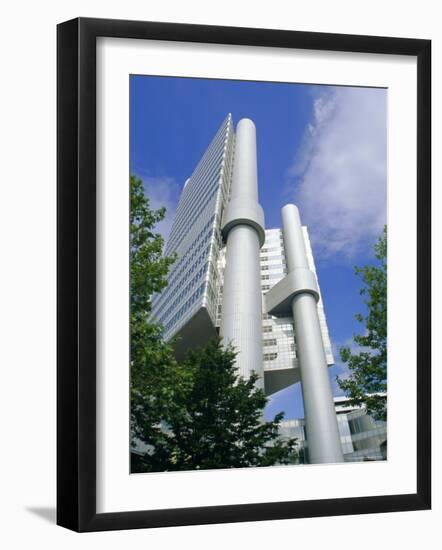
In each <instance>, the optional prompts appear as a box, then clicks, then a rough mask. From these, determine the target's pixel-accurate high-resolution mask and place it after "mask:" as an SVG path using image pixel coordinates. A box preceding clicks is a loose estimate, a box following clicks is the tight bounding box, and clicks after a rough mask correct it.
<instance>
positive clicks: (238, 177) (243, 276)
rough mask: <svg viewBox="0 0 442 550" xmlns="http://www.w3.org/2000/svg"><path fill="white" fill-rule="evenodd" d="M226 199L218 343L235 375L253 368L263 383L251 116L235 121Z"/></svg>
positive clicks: (260, 223) (259, 233) (260, 238)
mask: <svg viewBox="0 0 442 550" xmlns="http://www.w3.org/2000/svg"><path fill="white" fill-rule="evenodd" d="M231 185H232V187H231V192H230V202H229V204H228V205H227V208H226V213H225V216H224V223H223V228H222V232H223V235H224V238H225V240H226V266H225V270H224V288H223V304H222V319H221V336H222V338H223V342H224V343H225V344H226V345H227V344H229V343H230V344H232V345H233V346H234V348H235V350H236V352H237V358H236V365H237V368H238V371H239V374H240V375H241V376H243V377H244V378H248V377H249V376H250V374H251V372H252V371H255V372H256V373H257V374H258V375H259V377H260V379H259V382H258V384H257V385H258V386H259V387H261V388H263V387H264V379H263V364H262V328H261V325H262V295H261V277H260V265H259V249H260V246H262V244H263V242H264V217H263V213H262V208H261V207H260V206H259V204H258V181H257V162H256V130H255V125H254V124H253V122H252V121H251V120H248V119H242V120H241V121H240V122H239V123H238V126H237V132H236V142H235V156H234V166H233V177H232V184H231Z"/></svg>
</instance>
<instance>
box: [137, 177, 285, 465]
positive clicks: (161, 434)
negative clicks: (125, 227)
mask: <svg viewBox="0 0 442 550" xmlns="http://www.w3.org/2000/svg"><path fill="white" fill-rule="evenodd" d="M130 188H131V214H130V253H131V265H130V293H131V297H130V305H131V310H130V322H131V436H132V444H133V445H136V444H139V443H142V444H144V451H143V454H140V453H132V465H131V471H132V472H158V471H165V470H192V469H199V468H200V469H206V468H230V467H244V466H269V465H272V464H275V463H280V464H284V463H288V462H291V461H293V460H294V458H295V456H296V455H295V453H294V446H295V440H294V439H290V440H282V439H280V438H279V437H278V424H279V422H280V421H281V419H282V417H283V413H280V414H279V415H276V416H275V418H274V420H273V421H272V422H265V421H264V419H263V410H264V407H265V405H266V402H267V398H266V396H265V394H264V392H263V391H262V390H259V389H257V388H256V386H255V384H256V381H257V376H256V375H253V376H251V377H250V378H249V379H248V380H244V379H242V378H241V377H239V376H238V375H237V373H236V368H235V353H234V351H233V350H232V349H224V348H223V347H222V345H221V343H220V342H219V341H218V340H215V341H213V342H210V343H209V344H208V345H207V347H205V348H203V349H199V350H196V351H193V352H191V353H190V354H189V355H188V357H187V358H186V360H185V361H183V362H181V363H179V362H177V361H176V360H175V357H174V354H173V347H172V344H173V343H166V342H164V340H163V331H162V327H161V326H160V325H157V324H156V323H154V322H152V321H151V320H150V313H151V309H152V304H151V297H152V294H153V293H155V292H161V290H162V289H163V288H164V287H165V286H166V284H167V283H166V275H167V272H168V269H169V267H170V265H171V263H172V262H173V261H174V258H166V257H164V256H163V255H162V249H163V244H164V243H163V239H162V237H161V236H160V235H159V234H157V233H155V230H154V228H155V225H156V224H157V223H158V222H160V221H161V220H162V219H163V217H164V214H165V210H164V209H160V210H157V211H154V210H151V209H150V205H149V200H148V198H147V197H145V195H144V189H143V183H142V181H141V180H139V179H137V178H135V177H133V176H132V177H131V178H130Z"/></svg>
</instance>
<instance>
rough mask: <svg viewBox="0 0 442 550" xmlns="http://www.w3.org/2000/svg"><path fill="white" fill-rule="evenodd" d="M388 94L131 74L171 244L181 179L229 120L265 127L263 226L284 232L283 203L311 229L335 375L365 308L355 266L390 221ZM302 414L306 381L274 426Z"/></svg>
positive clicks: (143, 156) (275, 403)
mask: <svg viewBox="0 0 442 550" xmlns="http://www.w3.org/2000/svg"><path fill="white" fill-rule="evenodd" d="M386 108H387V91H386V90H384V89H373V88H370V89H367V88H351V87H334V86H317V85H304V84H284V83H266V82H246V81H229V80H206V79H190V78H173V77H151V76H143V75H140V76H132V77H131V81H130V124H131V126H130V163H131V166H130V170H131V173H132V174H136V175H137V176H139V177H141V178H142V179H143V181H144V184H145V188H146V192H147V195H148V196H149V197H150V198H151V201H152V204H153V206H154V207H159V206H166V208H167V216H166V220H164V221H163V222H162V223H161V226H160V227H159V230H160V231H161V232H162V233H163V235H164V236H165V237H166V238H167V235H168V232H169V230H170V226H171V220H172V218H173V214H174V211H175V208H176V205H177V202H178V198H179V195H180V192H181V189H182V186H183V184H184V181H185V180H186V179H187V178H188V177H189V176H190V175H191V173H192V172H193V170H194V168H195V166H196V164H197V162H198V161H199V159H200V158H201V156H202V154H203V153H204V151H205V149H206V147H207V145H208V144H209V142H210V141H211V139H212V137H213V135H214V134H215V132H216V130H217V129H218V127H219V126H220V124H221V122H222V121H223V120H224V118H225V117H226V115H227V114H228V113H229V112H231V113H232V115H233V120H234V123H235V124H236V123H237V122H238V121H239V120H240V119H241V118H243V117H248V118H251V119H252V120H253V121H254V122H255V125H256V128H257V148H258V151H257V153H258V174H259V197H260V202H261V204H262V206H263V208H264V211H265V217H266V227H267V228H272V227H280V224H281V222H280V210H281V207H282V206H284V204H286V203H288V202H294V203H295V204H297V205H298V207H299V209H300V213H301V218H302V222H303V223H304V224H306V225H307V226H308V227H309V232H310V237H311V241H312V247H313V254H314V256H315V262H316V268H317V272H318V277H319V283H320V286H321V292H322V296H323V300H324V305H325V312H326V316H327V321H328V327H329V332H330V337H331V340H332V343H333V346H334V348H335V362H336V366H334V367H332V368H330V369H329V372H330V377H331V379H332V383H333V388H334V391H335V394H336V395H339V394H340V392H339V390H338V388H337V386H336V384H335V382H334V378H335V376H336V374H340V375H341V376H345V372H346V371H345V367H344V366H343V365H342V364H341V363H340V361H339V353H338V349H339V347H340V346H341V345H344V344H349V343H351V339H352V335H353V333H354V332H357V331H359V330H360V325H359V323H357V322H356V321H355V319H354V315H355V313H357V312H363V311H364V306H363V304H362V301H361V297H360V295H359V288H360V286H361V284H360V281H359V279H357V278H356V276H355V274H354V266H355V265H364V264H367V263H371V262H373V248H372V247H373V244H374V242H375V241H376V240H377V237H378V235H379V234H380V232H381V229H382V227H383V225H384V223H386V150H387V144H386ZM280 410H284V411H285V412H286V418H299V417H302V416H303V409H302V397H301V392H300V387H299V384H298V385H297V386H294V387H291V388H287V389H286V390H283V391H282V392H279V393H278V394H276V395H275V396H273V398H272V399H271V402H270V403H269V405H268V406H267V409H266V416H267V417H270V416H273V415H274V414H276V413H277V412H279V411H280Z"/></svg>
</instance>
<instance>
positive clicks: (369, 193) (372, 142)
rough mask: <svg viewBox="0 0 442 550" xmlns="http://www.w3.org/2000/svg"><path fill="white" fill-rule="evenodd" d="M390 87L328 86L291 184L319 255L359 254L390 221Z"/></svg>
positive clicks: (293, 169)
mask: <svg viewBox="0 0 442 550" xmlns="http://www.w3.org/2000/svg"><path fill="white" fill-rule="evenodd" d="M386 101H387V94H386V90H381V89H370V88H327V89H326V90H325V91H321V92H320V93H319V94H318V95H317V96H316V97H315V99H314V104H313V120H312V121H311V122H310V124H309V125H308V126H307V128H306V131H305V135H304V140H303V143H302V145H301V147H300V150H299V151H298V153H297V155H296V158H295V162H294V164H293V166H292V167H291V169H290V186H291V189H293V188H294V189H295V191H294V197H293V198H294V199H295V201H296V203H297V204H298V206H299V207H300V211H301V216H302V219H303V222H304V223H306V224H307V225H308V226H309V230H310V234H311V238H312V242H313V246H314V247H315V254H316V256H317V257H319V258H327V257H330V256H336V255H343V256H345V257H347V258H353V257H355V256H356V255H357V254H358V253H360V252H366V251H367V250H368V249H369V248H371V247H372V245H373V243H374V242H375V241H376V239H377V237H378V236H379V235H380V233H381V230H382V227H383V225H384V224H385V223H386V196H387V190H386V178H387V126H386V124H387V119H386Z"/></svg>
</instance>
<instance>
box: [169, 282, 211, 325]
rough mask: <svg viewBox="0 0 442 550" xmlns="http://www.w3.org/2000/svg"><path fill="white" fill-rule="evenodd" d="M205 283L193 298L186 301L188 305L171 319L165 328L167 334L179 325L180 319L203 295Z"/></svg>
mask: <svg viewBox="0 0 442 550" xmlns="http://www.w3.org/2000/svg"><path fill="white" fill-rule="evenodd" d="M203 292H204V283H203V284H202V285H201V286H200V287H199V288H198V289H197V290H196V291H195V292H194V293H193V294H192V296H191V297H190V298H189V299H188V300H187V301H186V303H185V304H184V305H183V306H182V307H181V308H180V309H179V310H178V311H177V312H176V314H175V315H174V316H173V317H172V319H170V321H169V322H168V323H167V324H166V325H165V326H164V330H165V332H166V333H167V332H169V331H170V329H171V328H172V327H173V326H175V325H176V324H177V322H178V321H179V320H180V318H181V317H182V316H183V315H184V314H185V313H186V311H187V310H188V309H189V308H190V307H191V306H192V305H193V304H194V303H195V302H196V301H197V300H198V298H200V297H201V296H202V295H203Z"/></svg>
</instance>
